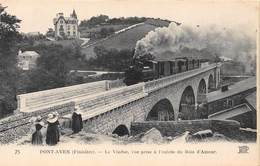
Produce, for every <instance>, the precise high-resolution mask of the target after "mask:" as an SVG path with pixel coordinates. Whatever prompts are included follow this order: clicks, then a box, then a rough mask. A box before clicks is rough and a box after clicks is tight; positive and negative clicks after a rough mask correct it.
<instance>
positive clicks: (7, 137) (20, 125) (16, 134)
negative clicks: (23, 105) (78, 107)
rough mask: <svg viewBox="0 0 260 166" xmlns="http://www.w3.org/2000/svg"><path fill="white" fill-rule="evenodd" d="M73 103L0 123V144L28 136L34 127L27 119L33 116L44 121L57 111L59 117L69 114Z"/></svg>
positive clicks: (21, 114) (2, 120)
mask: <svg viewBox="0 0 260 166" xmlns="http://www.w3.org/2000/svg"><path fill="white" fill-rule="evenodd" d="M74 107H75V104H74V102H69V103H66V104H62V105H57V106H53V107H50V108H46V109H43V110H40V111H37V112H31V113H19V114H16V115H13V116H11V117H8V118H4V119H1V121H0V144H7V143H12V142H14V141H16V140H18V139H20V138H21V137H22V136H25V135H28V134H30V131H31V128H32V127H34V126H33V125H32V124H31V123H30V122H29V119H30V118H32V117H33V116H38V115H40V116H41V117H42V118H43V119H44V121H45V119H46V118H47V115H48V114H49V113H50V112H54V111H57V112H58V113H59V115H60V116H63V115H65V114H68V113H71V111H72V110H73V109H74ZM61 123H62V121H61Z"/></svg>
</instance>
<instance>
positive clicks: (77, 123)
mask: <svg viewBox="0 0 260 166" xmlns="http://www.w3.org/2000/svg"><path fill="white" fill-rule="evenodd" d="M82 128H83V123H82V116H81V112H80V111H79V107H75V109H74V112H73V114H72V131H73V133H78V132H80V131H81V129H82Z"/></svg>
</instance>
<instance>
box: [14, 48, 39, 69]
mask: <svg viewBox="0 0 260 166" xmlns="http://www.w3.org/2000/svg"><path fill="white" fill-rule="evenodd" d="M39 57H40V55H39V54H38V53H37V52H35V51H24V52H22V51H21V50H19V52H18V56H17V60H18V68H20V69H22V70H31V69H33V68H35V67H36V62H37V59H38V58H39Z"/></svg>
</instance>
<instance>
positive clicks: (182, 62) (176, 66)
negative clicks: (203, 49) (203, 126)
mask: <svg viewBox="0 0 260 166" xmlns="http://www.w3.org/2000/svg"><path fill="white" fill-rule="evenodd" d="M203 65H205V62H202V61H200V60H199V59H196V60H195V59H190V58H185V57H182V58H176V59H175V60H174V61H173V60H172V61H158V62H152V61H146V62H139V63H135V65H133V66H130V67H129V68H128V69H127V70H126V71H125V79H124V83H125V84H126V85H127V86H129V85H133V84H137V83H139V82H146V81H150V80H155V79H158V78H162V77H165V76H169V75H173V74H177V73H181V72H185V71H188V70H193V69H197V68H199V67H202V66H203Z"/></svg>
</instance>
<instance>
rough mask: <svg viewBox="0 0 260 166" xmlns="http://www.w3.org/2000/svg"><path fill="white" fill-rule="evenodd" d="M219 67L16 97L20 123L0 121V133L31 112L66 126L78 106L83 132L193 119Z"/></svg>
mask: <svg viewBox="0 0 260 166" xmlns="http://www.w3.org/2000/svg"><path fill="white" fill-rule="evenodd" d="M220 65H221V64H211V65H208V66H205V67H203V68H198V69H194V70H190V71H186V72H183V73H179V74H175V75H171V76H168V77H164V78H160V79H157V80H153V81H149V82H145V83H139V84H135V85H131V86H121V83H120V82H119V81H99V82H95V83H88V84H81V85H76V86H71V87H65V88H58V89H54V90H47V91H41V92H35V93H28V94H23V95H19V96H18V110H17V113H16V114H15V115H14V117H15V116H16V117H17V118H16V119H15V118H14V117H13V119H15V120H17V119H19V118H20V119H23V120H24V122H22V121H21V120H17V121H18V125H13V124H12V123H13V122H14V121H15V120H12V121H11V122H8V120H4V121H0V136H1V133H3V132H8V131H9V129H10V132H11V130H12V133H11V135H15V134H16V133H15V131H16V130H17V129H14V128H21V127H26V126H27V125H29V124H28V122H27V120H28V119H29V118H30V117H31V116H36V115H42V116H43V117H44V118H45V117H46V116H47V114H48V113H49V112H51V111H57V112H59V113H60V122H61V123H62V124H63V126H64V127H68V126H69V124H70V119H71V113H72V111H73V109H74V108H75V106H79V107H80V109H81V112H82V118H83V120H84V122H83V123H84V130H85V131H88V132H95V133H101V134H110V133H116V134H118V135H120V136H121V135H125V134H129V131H130V126H131V123H132V122H142V121H149V120H159V121H168V120H177V119H178V118H181V119H195V118H196V116H198V114H197V107H198V104H200V103H202V102H204V101H206V94H207V93H208V91H209V90H211V89H214V88H216V87H217V86H218V84H219V80H220ZM18 117H19V118H18ZM26 118H27V119H26ZM10 126H13V128H11V127H10ZM8 127H9V129H7V128H8ZM27 127H28V126H27ZM26 132H27V130H25V131H24V133H26ZM7 135H8V133H7ZM1 141H2V140H1ZM2 142H4V141H2Z"/></svg>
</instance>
